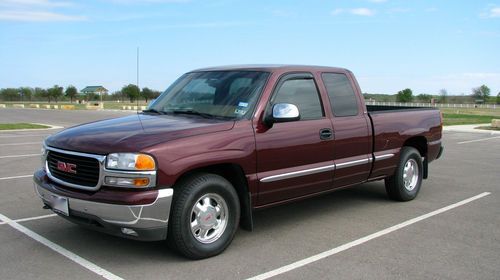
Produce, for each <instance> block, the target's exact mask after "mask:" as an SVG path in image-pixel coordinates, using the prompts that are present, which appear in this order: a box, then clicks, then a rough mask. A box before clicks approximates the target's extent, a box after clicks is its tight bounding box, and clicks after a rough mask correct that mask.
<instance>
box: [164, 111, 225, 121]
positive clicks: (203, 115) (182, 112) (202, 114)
mask: <svg viewBox="0 0 500 280" xmlns="http://www.w3.org/2000/svg"><path fill="white" fill-rule="evenodd" d="M171 112H172V113H174V114H186V115H196V116H201V117H203V118H206V119H212V118H218V117H219V116H216V115H212V114H209V113H202V112H198V111H195V110H191V109H189V110H172V111H171Z"/></svg>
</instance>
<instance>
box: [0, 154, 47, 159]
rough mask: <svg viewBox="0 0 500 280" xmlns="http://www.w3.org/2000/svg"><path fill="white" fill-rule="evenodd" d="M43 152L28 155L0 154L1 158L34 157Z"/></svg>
mask: <svg viewBox="0 0 500 280" xmlns="http://www.w3.org/2000/svg"><path fill="white" fill-rule="evenodd" d="M39 155H41V154H26V155H11V156H0V159H2V158H17V157H34V156H39Z"/></svg>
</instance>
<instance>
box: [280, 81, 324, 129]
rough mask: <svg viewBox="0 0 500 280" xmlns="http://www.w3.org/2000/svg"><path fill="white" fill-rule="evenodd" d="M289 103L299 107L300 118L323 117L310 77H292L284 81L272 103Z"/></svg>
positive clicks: (314, 118) (316, 92) (313, 118)
mask: <svg viewBox="0 0 500 280" xmlns="http://www.w3.org/2000/svg"><path fill="white" fill-rule="evenodd" d="M277 103H290V104H294V105H295V106H297V107H298V108H299V112H300V120H316V119H321V118H322V117H324V113H323V107H322V106H321V101H320V99H319V94H318V90H317V88H316V84H315V83H314V80H313V79H311V78H307V79H305V78H294V79H289V80H286V81H284V82H283V83H282V84H281V85H280V87H279V89H278V91H277V92H276V94H275V95H274V98H273V101H272V104H277Z"/></svg>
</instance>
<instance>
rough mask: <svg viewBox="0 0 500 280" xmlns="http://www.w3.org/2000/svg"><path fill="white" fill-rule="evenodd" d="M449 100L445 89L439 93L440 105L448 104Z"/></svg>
mask: <svg viewBox="0 0 500 280" xmlns="http://www.w3.org/2000/svg"><path fill="white" fill-rule="evenodd" d="M447 100H448V91H447V90H446V89H445V88H443V89H441V90H440V91H439V102H440V103H446V101H447Z"/></svg>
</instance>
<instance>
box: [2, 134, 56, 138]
mask: <svg viewBox="0 0 500 280" xmlns="http://www.w3.org/2000/svg"><path fill="white" fill-rule="evenodd" d="M50 135H52V134H15V135H12V134H11V135H0V138H14V137H38V136H50Z"/></svg>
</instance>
